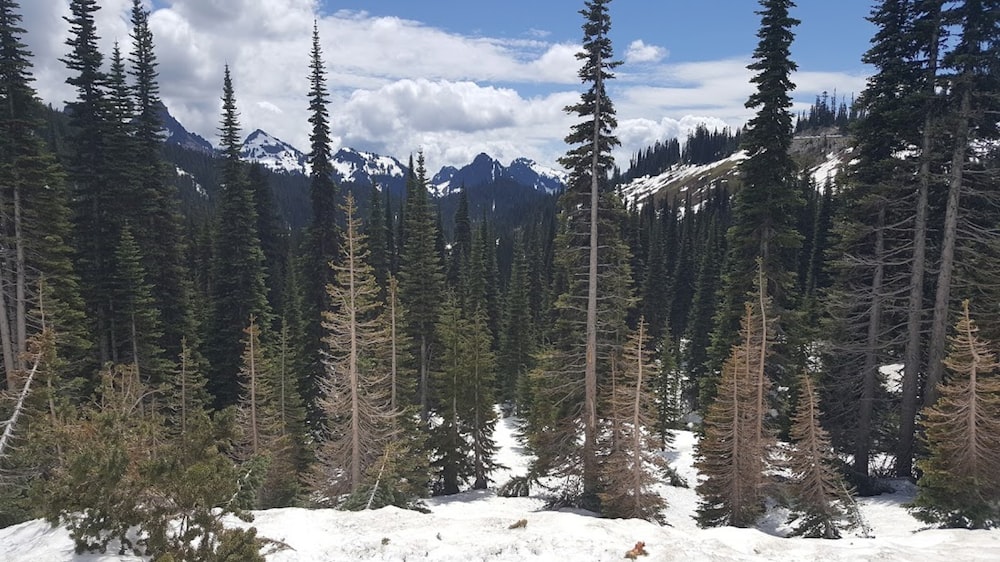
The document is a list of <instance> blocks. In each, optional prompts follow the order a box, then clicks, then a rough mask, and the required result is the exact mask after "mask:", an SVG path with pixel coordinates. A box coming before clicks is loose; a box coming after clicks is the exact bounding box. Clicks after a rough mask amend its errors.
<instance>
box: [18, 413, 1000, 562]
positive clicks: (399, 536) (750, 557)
mask: <svg viewBox="0 0 1000 562" xmlns="http://www.w3.org/2000/svg"><path fill="white" fill-rule="evenodd" d="M517 428H518V423H517V420H516V419H515V418H503V419H501V420H500V421H499V422H498V423H497V425H496V430H495V433H494V439H495V441H496V444H497V446H498V447H499V451H498V453H497V459H496V460H497V461H499V463H501V464H502V465H503V466H504V467H506V468H505V469H501V470H499V471H498V472H497V473H495V474H493V478H494V484H495V485H500V484H503V483H504V482H506V481H507V479H509V478H510V477H511V476H513V475H523V474H525V473H526V472H527V470H528V463H529V462H530V460H531V459H530V458H528V457H526V456H525V455H524V448H523V445H522V444H521V443H519V442H518V440H517V437H516V434H517ZM696 443H697V436H696V435H695V434H694V433H692V432H690V431H678V432H677V433H676V438H675V440H674V443H673V446H672V450H668V451H666V452H665V453H664V455H665V456H666V458H667V460H668V461H669V462H670V465H671V467H672V468H673V469H674V470H675V471H676V472H677V473H678V474H679V475H680V476H681V477H683V478H684V479H685V480H686V481H687V482H688V485H689V487H687V488H676V487H671V486H665V485H660V486H657V488H656V489H657V491H658V492H659V493H660V494H662V495H663V496H664V498H665V499H666V501H667V507H666V509H664V511H663V516H664V518H665V520H666V523H667V525H663V526H660V525H656V524H654V523H649V522H647V521H643V520H639V519H601V518H599V517H595V516H594V515H593V514H592V513H590V512H586V511H581V510H570V509H564V510H546V509H545V508H544V506H545V498H544V497H543V496H544V493H545V491H544V490H543V489H540V488H536V487H533V488H532V492H533V494H532V495H531V496H530V497H519V498H503V497H499V496H497V495H496V493H495V492H493V491H492V490H476V491H469V492H465V493H461V494H457V495H454V496H442V497H437V498H431V499H429V500H428V501H427V508H428V510H429V513H417V512H415V511H405V510H402V509H398V508H394V507H385V508H382V509H377V510H368V511H358V512H355V511H339V510H334V509H303V508H285V509H270V510H266V511H256V512H254V513H253V515H254V521H253V522H252V523H245V522H243V521H240V520H238V519H236V518H229V519H228V520H227V521H226V524H227V526H231V527H247V526H249V525H253V526H255V527H257V529H258V531H259V532H258V535H259V536H263V537H267V538H269V539H272V540H274V541H276V543H275V545H274V546H273V547H271V548H270V549H269V550H268V552H269V553H268V555H267V559H268V560H269V561H270V562H319V561H324V562H326V561H355V560H400V561H402V560H426V561H431V562H467V561H469V560H482V561H487V560H491V561H497V562H507V561H514V560H517V561H521V560H530V561H537V562H551V561H561V560H581V561H584V560H625V558H626V557H625V553H626V552H627V551H629V550H630V549H632V548H633V547H634V546H635V545H636V543H637V542H639V541H642V542H643V543H645V544H644V550H645V551H646V552H647V553H648V556H642V557H640V558H638V559H639V560H649V562H653V561H656V560H727V561H728V560H733V561H762V560H780V561H791V560H829V561H848V560H852V561H853V560H921V561H923V562H939V561H940V562H953V561H957V560H963V561H965V560H970V561H971V560H982V561H986V560H996V559H997V552H998V550H997V548H998V545H1000V530H990V531H984V530H977V531H968V530H965V529H929V528H927V527H926V526H925V525H924V524H923V523H921V522H920V521H918V520H916V519H915V518H914V517H913V516H912V515H910V514H909V512H908V511H907V510H906V507H905V505H906V504H907V503H908V502H911V501H913V498H914V492H915V487H914V485H913V484H912V483H910V482H908V481H904V480H899V481H892V486H893V487H894V488H895V489H896V491H895V492H893V493H890V494H883V495H881V496H875V497H870V498H858V500H857V507H858V513H859V515H860V516H861V519H862V520H863V522H864V527H863V528H858V529H854V530H853V531H847V532H845V534H844V538H842V539H840V540H821V539H805V538H801V537H797V538H784V537H785V535H786V534H787V533H788V531H789V530H790V527H789V525H788V524H787V522H786V518H787V515H788V510H787V509H785V508H781V507H775V508H772V509H770V510H769V512H768V514H767V515H766V516H765V517H764V518H763V519H762V520H761V522H760V524H759V525H758V527H757V528H751V529H738V528H735V527H718V528H711V529H702V528H699V527H698V525H697V523H696V521H695V519H694V517H693V515H694V513H695V510H696V509H697V507H698V501H699V498H698V495H697V493H696V492H695V490H694V485H695V484H696V483H697V482H698V473H697V471H696V470H695V468H694V466H693V460H694V447H695V444H696ZM116 550H117V544H116V543H114V542H112V544H111V545H109V547H108V551H107V553H106V554H76V553H75V552H74V551H73V540H72V539H71V538H70V536H69V532H68V531H67V530H66V528H65V527H63V526H59V527H53V526H51V525H50V524H49V523H47V522H46V521H44V520H42V519H36V520H34V521H28V522H26V523H21V524H19V525H14V526H11V527H7V528H5V529H0V560H4V561H5V562H35V561H38V560H45V561H50V562H112V561H114V562H119V561H121V562H124V561H138V560H141V559H140V558H136V557H132V556H118V555H115V554H113V553H114V552H116Z"/></svg>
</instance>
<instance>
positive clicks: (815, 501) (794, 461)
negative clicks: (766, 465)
mask: <svg viewBox="0 0 1000 562" xmlns="http://www.w3.org/2000/svg"><path fill="white" fill-rule="evenodd" d="M821 417H822V414H821V412H820V409H819V396H818V395H817V393H816V390H815V386H814V384H813V381H812V378H811V377H810V376H809V375H803V376H802V377H801V381H800V383H799V401H798V410H797V411H796V413H795V418H794V419H793V420H792V428H791V438H792V441H793V443H794V445H793V446H792V448H791V449H790V451H789V458H788V460H787V463H788V464H787V466H788V469H789V471H790V472H791V482H790V484H789V488H790V492H791V497H792V512H791V514H790V515H789V523H795V522H796V521H797V522H798V523H797V524H796V525H795V528H794V529H793V531H792V533H791V536H803V537H808V538H823V539H839V538H840V530H841V528H843V527H844V523H845V522H847V521H846V518H847V513H848V510H847V509H846V506H848V505H850V498H849V497H848V495H847V488H846V487H845V485H844V482H843V479H842V478H841V476H840V473H839V472H837V469H836V467H835V464H834V463H835V461H836V457H835V456H834V452H833V448H832V446H831V445H830V436H829V435H828V434H827V433H826V431H825V430H824V429H823V427H822V426H821V425H820V422H819V420H820V418H821Z"/></svg>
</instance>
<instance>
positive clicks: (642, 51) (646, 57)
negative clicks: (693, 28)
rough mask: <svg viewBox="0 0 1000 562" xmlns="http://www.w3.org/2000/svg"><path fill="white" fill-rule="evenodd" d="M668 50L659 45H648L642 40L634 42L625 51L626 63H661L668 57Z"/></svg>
mask: <svg viewBox="0 0 1000 562" xmlns="http://www.w3.org/2000/svg"><path fill="white" fill-rule="evenodd" d="M667 54H668V52H667V50H666V49H664V48H663V47H660V46H657V45H647V44H646V43H645V41H643V40H642V39H636V40H635V41H632V42H631V43H630V44H629V46H628V50H626V51H625V62H627V63H629V64H637V63H644V62H660V61H661V60H663V59H664V58H666V57H667Z"/></svg>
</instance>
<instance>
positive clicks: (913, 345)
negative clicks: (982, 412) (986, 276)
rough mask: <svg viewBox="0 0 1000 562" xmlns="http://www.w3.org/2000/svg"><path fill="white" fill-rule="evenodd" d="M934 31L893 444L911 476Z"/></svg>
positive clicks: (904, 473) (900, 470)
mask: <svg viewBox="0 0 1000 562" xmlns="http://www.w3.org/2000/svg"><path fill="white" fill-rule="evenodd" d="M938 32H939V29H938V27H937V26H936V25H935V27H934V32H933V33H932V37H931V45H930V51H929V54H928V62H927V83H928V86H927V89H928V91H927V92H926V95H927V96H928V100H927V103H926V104H925V105H924V110H925V113H924V130H923V137H922V140H921V143H920V170H919V171H918V173H917V175H918V177H919V180H920V183H919V187H918V189H917V208H916V216H915V217H914V222H913V261H912V265H911V266H910V267H911V269H910V297H909V301H908V314H907V318H906V347H905V349H904V352H903V384H902V387H903V388H902V394H903V396H902V400H901V403H900V419H899V439H898V443H897V446H896V467H895V468H896V476H898V477H900V478H911V477H912V476H913V441H914V429H915V421H916V417H917V407H918V406H919V404H918V403H917V402H918V401H917V390H918V388H919V386H920V372H921V367H922V365H921V361H920V351H921V346H920V335H921V332H922V330H921V324H922V323H921V319H922V317H923V312H924V262H925V260H926V259H927V198H928V193H929V192H930V183H931V140H932V135H931V126H932V125H933V117H932V114H931V106H932V104H933V101H932V100H933V97H934V95H935V91H934V86H935V81H936V78H937V60H938Z"/></svg>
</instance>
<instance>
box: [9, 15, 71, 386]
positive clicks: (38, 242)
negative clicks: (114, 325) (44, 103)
mask: <svg viewBox="0 0 1000 562" xmlns="http://www.w3.org/2000/svg"><path fill="white" fill-rule="evenodd" d="M19 9H20V8H19V5H18V3H17V2H14V1H11V0H4V1H0V105H2V107H3V110H2V111H0V185H2V186H3V188H2V189H0V204H2V206H3V208H4V209H6V212H5V213H4V216H3V219H2V220H0V246H2V251H3V254H4V255H6V256H8V259H6V260H4V261H3V265H2V268H0V283H2V285H3V287H5V290H4V291H0V347H2V356H3V361H4V371H5V375H6V376H5V378H4V380H5V383H6V385H7V387H8V388H9V389H11V390H13V389H15V388H16V387H17V382H16V381H15V372H16V370H17V369H24V368H25V367H26V364H25V363H24V359H23V358H24V357H26V356H27V355H26V352H27V349H28V340H29V338H30V337H31V335H32V332H37V331H38V330H39V329H40V326H41V325H42V324H43V321H42V319H41V318H38V317H37V312H38V311H39V308H40V307H39V303H41V302H44V304H45V315H46V317H47V322H48V325H49V327H50V328H51V329H53V330H56V331H58V332H59V335H60V337H59V340H58V342H57V343H56V347H57V351H58V354H59V355H60V356H61V357H62V359H63V361H65V362H66V363H67V365H66V370H67V371H68V373H67V374H80V373H81V372H83V371H82V368H83V365H82V363H83V362H84V359H85V358H86V356H87V352H88V350H89V348H90V347H91V341H90V338H89V335H90V334H89V333H88V330H87V326H86V318H85V316H84V304H83V301H82V299H81V296H80V280H79V277H78V276H77V275H76V273H75V268H74V264H73V263H72V260H71V256H72V254H73V249H72V248H71V247H70V245H69V244H70V238H71V231H72V224H71V220H70V219H71V217H70V209H69V194H68V192H67V189H66V182H65V175H64V173H63V171H62V169H61V168H60V167H59V166H58V164H57V163H56V159H55V157H54V156H53V155H52V154H51V153H49V152H48V151H47V150H46V149H45V147H44V145H43V143H42V140H41V139H40V138H39V136H38V135H37V134H35V129H36V127H37V126H39V125H40V123H41V118H40V110H41V104H40V102H39V101H38V100H37V98H36V96H35V91H34V89H33V88H32V87H31V80H32V76H31V61H30V56H31V54H30V53H29V52H28V51H27V49H26V48H25V45H24V44H23V43H22V42H21V38H20V37H21V35H22V34H23V33H24V31H23V29H21V28H20V22H21V15H20V14H19V13H18V10H19ZM11 258H13V259H11Z"/></svg>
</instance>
